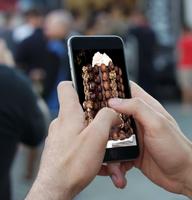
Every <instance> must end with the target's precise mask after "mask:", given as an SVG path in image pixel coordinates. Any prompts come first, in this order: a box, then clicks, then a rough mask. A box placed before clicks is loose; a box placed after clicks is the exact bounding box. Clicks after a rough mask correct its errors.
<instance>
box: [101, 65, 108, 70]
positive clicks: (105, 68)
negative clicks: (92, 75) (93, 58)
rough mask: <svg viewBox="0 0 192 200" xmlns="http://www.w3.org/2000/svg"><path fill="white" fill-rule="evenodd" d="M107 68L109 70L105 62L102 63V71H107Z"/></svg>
mask: <svg viewBox="0 0 192 200" xmlns="http://www.w3.org/2000/svg"><path fill="white" fill-rule="evenodd" d="M106 70H107V67H106V65H105V64H101V71H102V72H106Z"/></svg>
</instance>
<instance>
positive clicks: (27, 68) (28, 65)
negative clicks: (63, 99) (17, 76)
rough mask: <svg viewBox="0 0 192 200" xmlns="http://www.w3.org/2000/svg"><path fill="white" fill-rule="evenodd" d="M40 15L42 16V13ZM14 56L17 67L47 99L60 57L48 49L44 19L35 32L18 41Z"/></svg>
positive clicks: (37, 25) (39, 21) (40, 21)
mask: <svg viewBox="0 0 192 200" xmlns="http://www.w3.org/2000/svg"><path fill="white" fill-rule="evenodd" d="M39 12H40V11H38V13H39ZM39 15H41V16H42V13H39V14H38V16H39ZM41 19H42V17H41ZM34 21H35V20H34ZM14 57H15V61H16V65H17V67H18V68H20V69H22V70H23V71H24V72H25V73H26V74H27V76H28V77H29V78H30V79H31V80H32V81H33V82H34V84H35V86H36V88H37V91H38V93H39V94H40V95H41V96H42V97H43V98H44V100H46V98H47V96H48V95H49V92H50V90H51V89H52V87H53V86H52V85H53V82H54V81H55V79H56V74H57V69H58V66H59V59H58V56H57V55H55V54H53V53H52V52H49V51H48V48H47V38H46V37H45V35H44V32H43V20H37V22H36V26H35V28H34V30H33V33H32V34H31V35H30V36H28V37H27V38H26V39H24V40H22V41H21V42H20V43H18V45H17V47H16V52H15V55H14ZM53 66H54V67H53ZM50 83H51V84H50Z"/></svg>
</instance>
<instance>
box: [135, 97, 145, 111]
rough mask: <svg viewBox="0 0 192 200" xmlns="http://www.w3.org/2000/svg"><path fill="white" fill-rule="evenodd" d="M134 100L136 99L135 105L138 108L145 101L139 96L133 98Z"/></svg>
mask: <svg viewBox="0 0 192 200" xmlns="http://www.w3.org/2000/svg"><path fill="white" fill-rule="evenodd" d="M133 101H134V104H135V107H136V108H138V109H139V108H141V107H142V106H143V104H144V101H143V100H142V99H141V98H139V97H136V98H133Z"/></svg>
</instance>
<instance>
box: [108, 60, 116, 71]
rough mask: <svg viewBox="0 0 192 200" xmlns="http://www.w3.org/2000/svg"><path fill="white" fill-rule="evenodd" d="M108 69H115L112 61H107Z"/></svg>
mask: <svg viewBox="0 0 192 200" xmlns="http://www.w3.org/2000/svg"><path fill="white" fill-rule="evenodd" d="M109 69H110V70H114V69H115V67H114V65H113V62H111V61H110V62H109Z"/></svg>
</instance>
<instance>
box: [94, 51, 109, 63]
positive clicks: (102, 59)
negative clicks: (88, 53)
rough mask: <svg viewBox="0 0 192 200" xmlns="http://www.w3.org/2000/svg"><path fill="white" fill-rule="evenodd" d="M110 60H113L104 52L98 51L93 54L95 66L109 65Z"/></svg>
mask: <svg viewBox="0 0 192 200" xmlns="http://www.w3.org/2000/svg"><path fill="white" fill-rule="evenodd" d="M110 61H112V60H111V58H110V57H109V56H108V55H107V54H106V53H103V54H102V53H100V52H97V53H95V54H94V56H93V60H92V67H94V66H95V65H99V66H100V65H101V64H105V65H107V66H108V65H109V62H110Z"/></svg>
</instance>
